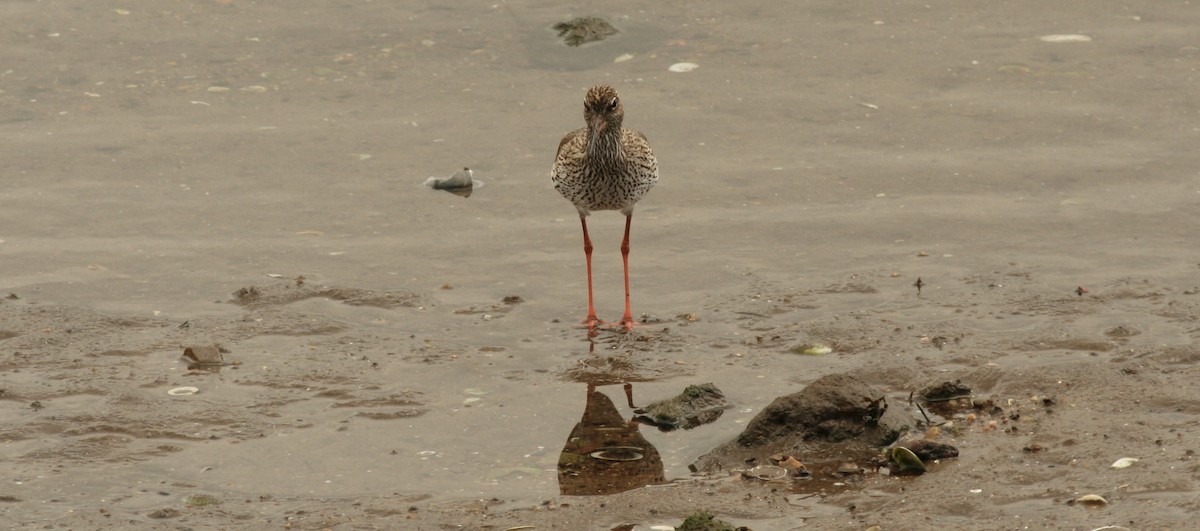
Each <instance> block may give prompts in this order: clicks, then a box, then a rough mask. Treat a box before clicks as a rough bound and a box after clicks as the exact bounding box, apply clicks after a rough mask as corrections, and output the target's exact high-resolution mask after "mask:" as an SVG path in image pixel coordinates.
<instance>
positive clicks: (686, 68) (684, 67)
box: [667, 63, 700, 73]
mask: <svg viewBox="0 0 1200 531" xmlns="http://www.w3.org/2000/svg"><path fill="white" fill-rule="evenodd" d="M697 68H700V65H698V64H696V63H675V64H673V65H671V66H669V67H667V70H670V71H672V72H679V73H682V72H691V71H692V70H695V69H697Z"/></svg>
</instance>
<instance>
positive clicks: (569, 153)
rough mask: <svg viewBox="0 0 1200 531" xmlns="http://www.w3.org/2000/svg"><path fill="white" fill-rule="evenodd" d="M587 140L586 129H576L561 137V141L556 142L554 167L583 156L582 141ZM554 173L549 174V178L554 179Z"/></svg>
mask: <svg viewBox="0 0 1200 531" xmlns="http://www.w3.org/2000/svg"><path fill="white" fill-rule="evenodd" d="M585 138H587V129H576V130H574V131H571V132H570V133H567V134H566V135H563V137H562V140H560V141H559V142H558V152H557V153H556V154H555V155H554V167H555V168H558V166H559V165H560V164H563V163H564V162H565V161H564V160H563V158H564V157H566V158H577V157H579V156H580V155H582V154H583V141H584V139H585ZM554 173H556V172H551V174H550V178H551V179H554Z"/></svg>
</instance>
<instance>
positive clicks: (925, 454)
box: [897, 439, 958, 462]
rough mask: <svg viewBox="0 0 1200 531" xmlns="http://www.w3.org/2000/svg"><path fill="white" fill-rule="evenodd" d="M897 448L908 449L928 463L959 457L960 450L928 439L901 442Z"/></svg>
mask: <svg viewBox="0 0 1200 531" xmlns="http://www.w3.org/2000/svg"><path fill="white" fill-rule="evenodd" d="M897 446H903V447H905V448H908V449H909V451H911V452H912V453H914V454H916V455H917V457H919V458H921V460H922V461H926V462H928V461H936V460H938V459H946V458H949V457H958V448H955V447H953V446H951V445H949V444H946V443H940V442H936V441H931V440H928V439H905V440H903V441H900V442H899V443H898V444H897Z"/></svg>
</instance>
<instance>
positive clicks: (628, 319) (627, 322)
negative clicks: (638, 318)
mask: <svg viewBox="0 0 1200 531" xmlns="http://www.w3.org/2000/svg"><path fill="white" fill-rule="evenodd" d="M632 222H633V214H629V215H626V216H625V239H623V240H621V263H622V264H624V266H625V315H624V316H622V317H621V323H620V324H621V325H622V326H624V327H625V330H633V325H635V324H637V323H635V322H633V311H631V310H630V309H629V224H630V223H632Z"/></svg>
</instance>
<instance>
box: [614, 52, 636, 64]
mask: <svg viewBox="0 0 1200 531" xmlns="http://www.w3.org/2000/svg"><path fill="white" fill-rule="evenodd" d="M630 59H633V54H631V53H623V54H621V55H618V56H617V58H616V59H613V62H614V63H624V62H625V61H628V60H630Z"/></svg>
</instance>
